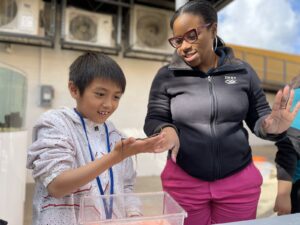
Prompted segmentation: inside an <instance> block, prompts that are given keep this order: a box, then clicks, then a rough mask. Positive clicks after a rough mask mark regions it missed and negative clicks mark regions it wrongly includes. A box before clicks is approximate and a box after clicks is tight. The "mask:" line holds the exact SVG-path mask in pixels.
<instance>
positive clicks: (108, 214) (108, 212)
mask: <svg viewBox="0 0 300 225" xmlns="http://www.w3.org/2000/svg"><path fill="white" fill-rule="evenodd" d="M74 111H75V113H76V114H77V115H78V116H79V118H80V121H81V124H82V126H83V130H84V133H85V137H86V140H87V143H88V148H89V152H90V156H91V160H92V161H94V160H95V159H94V156H93V151H92V147H91V145H90V141H89V138H88V135H87V130H86V125H85V122H84V119H83V117H82V115H81V114H80V113H79V112H78V111H77V110H76V109H74ZM104 128H105V134H106V145H107V152H108V153H110V150H111V149H110V142H109V135H108V128H107V125H106V124H105V123H104ZM109 177H110V195H113V194H114V176H113V171H112V168H111V167H110V168H109ZM96 181H97V184H98V188H99V192H100V194H101V195H103V196H104V190H103V188H102V185H101V179H100V177H99V176H97V178H96ZM109 200H110V201H109V207H108V205H107V202H106V199H104V198H103V204H104V210H105V214H106V219H111V218H112V210H113V197H109Z"/></svg>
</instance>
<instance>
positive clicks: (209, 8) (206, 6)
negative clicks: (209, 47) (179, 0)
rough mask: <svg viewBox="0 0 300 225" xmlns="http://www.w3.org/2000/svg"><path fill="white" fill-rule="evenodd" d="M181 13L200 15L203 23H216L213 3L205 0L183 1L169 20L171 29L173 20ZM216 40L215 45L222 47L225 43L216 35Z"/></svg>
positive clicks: (216, 18) (216, 17)
mask: <svg viewBox="0 0 300 225" xmlns="http://www.w3.org/2000/svg"><path fill="white" fill-rule="evenodd" d="M183 13H190V14H192V15H195V16H199V17H202V18H203V20H204V23H205V24H211V25H212V24H213V23H218V14H217V11H216V9H215V8H214V7H213V5H212V4H211V3H210V2H208V1H206V0H192V1H189V2H187V3H185V4H184V5H183V6H181V7H180V8H179V9H177V10H176V11H175V13H174V15H173V16H172V18H171V20H170V27H171V29H172V30H173V25H174V22H175V20H176V19H177V18H178V17H179V16H180V15H181V14H183ZM216 37H217V39H218V41H217V42H216V43H214V45H215V44H217V45H218V46H217V47H222V46H224V45H225V43H224V41H223V40H222V39H221V38H220V37H219V36H218V35H217V36H216ZM214 42H215V41H214Z"/></svg>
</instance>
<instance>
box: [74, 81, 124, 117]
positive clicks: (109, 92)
mask: <svg viewBox="0 0 300 225" xmlns="http://www.w3.org/2000/svg"><path fill="white" fill-rule="evenodd" d="M69 90H70V93H71V95H72V97H73V98H74V99H75V100H76V102H77V107H76V109H77V110H78V111H79V112H80V113H81V115H82V116H83V117H85V118H88V119H89V120H91V121H93V122H95V123H104V122H105V121H106V120H107V118H108V117H109V116H110V115H111V114H113V112H114V111H115V110H116V109H117V107H118V105H119V101H120V98H121V96H122V90H121V88H120V87H119V86H117V85H116V84H115V83H113V82H112V81H110V80H105V79H99V78H97V79H94V80H93V81H92V82H91V84H90V85H89V86H87V87H86V88H85V90H84V93H83V94H82V95H80V93H79V90H78V88H77V87H76V86H75V85H74V84H73V83H72V82H69Z"/></svg>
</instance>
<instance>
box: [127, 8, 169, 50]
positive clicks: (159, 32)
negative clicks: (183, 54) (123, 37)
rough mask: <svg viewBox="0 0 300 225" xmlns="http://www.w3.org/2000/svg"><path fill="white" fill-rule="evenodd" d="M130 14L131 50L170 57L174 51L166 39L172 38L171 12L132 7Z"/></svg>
mask: <svg viewBox="0 0 300 225" xmlns="http://www.w3.org/2000/svg"><path fill="white" fill-rule="evenodd" d="M131 10H132V11H131V13H130V34H129V45H130V48H131V49H132V50H137V51H144V52H148V53H159V54H164V55H168V54H169V55H170V54H172V53H173V52H174V49H173V48H172V47H171V46H170V44H169V42H168V38H169V37H171V36H172V30H171V28H170V25H169V22H170V18H171V16H172V15H173V12H172V11H168V10H162V9H157V8H152V7H147V6H141V5H134V6H133V7H132V8H131Z"/></svg>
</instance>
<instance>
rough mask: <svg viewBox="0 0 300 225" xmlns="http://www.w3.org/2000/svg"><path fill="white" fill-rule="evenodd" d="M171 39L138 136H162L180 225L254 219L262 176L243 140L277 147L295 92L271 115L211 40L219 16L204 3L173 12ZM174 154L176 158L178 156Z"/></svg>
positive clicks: (247, 74)
mask: <svg viewBox="0 0 300 225" xmlns="http://www.w3.org/2000/svg"><path fill="white" fill-rule="evenodd" d="M170 26H171V28H172V30H173V35H174V37H172V38H170V39H169V42H170V44H171V45H172V46H173V47H174V48H175V49H176V52H175V54H174V57H173V59H172V61H171V63H170V64H169V65H167V66H164V67H162V68H161V69H160V70H159V71H158V74H157V75H156V77H155V79H154V81H153V83H152V87H151V90H150V96H149V104H148V112H147V116H146V119H145V125H144V130H145V133H146V134H147V135H152V134H153V133H156V132H159V131H161V130H163V131H164V133H165V142H164V144H163V145H164V146H163V147H164V148H165V149H170V151H169V153H170V154H169V155H170V157H169V158H172V160H170V159H169V160H167V163H166V166H165V168H164V171H163V172H162V174H161V179H162V185H163V189H164V190H165V191H167V192H168V193H169V194H170V195H171V196H173V198H175V200H176V201H177V202H178V203H179V204H180V205H181V206H182V207H183V208H184V209H185V210H186V211H187V212H188V217H187V219H186V220H185V225H196V224H197V225H202V224H203V225H204V224H211V223H224V222H231V221H240V220H249V219H254V218H255V216H256V208H257V203H258V199H259V195H260V186H261V184H262V177H261V175H260V173H259V171H258V170H257V169H256V168H255V166H254V165H253V162H252V155H251V148H250V146H249V143H248V133H247V131H246V129H245V128H244V127H243V121H245V122H246V124H247V125H248V127H249V128H250V129H251V131H252V132H253V133H255V134H256V135H257V136H259V137H261V138H264V139H269V140H274V141H275V140H278V139H280V138H282V137H283V136H284V135H285V134H284V133H283V132H284V131H285V130H286V129H287V128H288V127H289V126H290V124H291V121H292V120H293V118H294V117H295V114H296V112H297V110H298V109H299V106H300V105H299V104H298V105H297V106H296V107H295V109H294V110H293V111H292V112H290V108H291V101H292V99H293V91H291V93H290V99H289V101H288V103H287V102H286V101H282V100H284V99H285V97H287V96H288V95H289V92H290V90H289V87H285V88H284V90H283V91H279V92H278V93H277V95H276V97H275V103H274V106H273V110H272V111H271V109H270V108H269V105H268V103H267V101H266V97H265V95H264V93H263V90H262V89H261V87H260V81H259V78H258V77H257V75H256V73H255V72H254V71H253V69H252V68H251V67H250V66H249V65H248V64H247V63H245V62H243V61H241V60H239V59H236V58H235V57H234V55H233V52H232V50H231V49H230V48H229V47H226V46H225V45H224V43H223V42H222V40H221V39H220V38H219V37H218V36H217V13H216V10H215V9H214V8H213V7H212V5H211V4H210V3H208V2H206V1H190V2H188V3H186V4H185V5H183V6H182V7H181V8H179V9H178V10H177V11H176V12H175V14H174V16H173V18H172V19H171V22H170ZM177 153H178V155H177Z"/></svg>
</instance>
